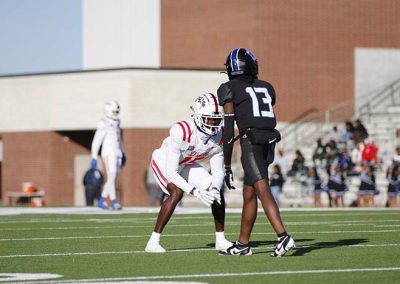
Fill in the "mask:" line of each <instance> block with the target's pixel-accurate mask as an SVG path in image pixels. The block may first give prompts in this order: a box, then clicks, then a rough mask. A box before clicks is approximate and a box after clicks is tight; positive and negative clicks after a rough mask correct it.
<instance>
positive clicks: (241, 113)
mask: <svg viewBox="0 0 400 284" xmlns="http://www.w3.org/2000/svg"><path fill="white" fill-rule="evenodd" d="M225 67H226V70H227V73H228V77H229V81H228V82H226V83H223V84H222V85H221V86H220V87H219V89H218V99H219V103H220V104H221V105H222V106H223V107H224V111H225V118H224V137H223V139H224V145H223V149H224V162H225V182H226V185H227V186H228V188H229V189H234V187H233V185H232V182H233V175H232V170H231V157H232V150H233V142H234V140H235V138H234V121H235V120H236V124H237V127H238V129H239V137H240V145H241V150H242V156H241V162H242V167H243V171H244V188H243V210H242V221H241V228H240V236H239V240H238V241H236V242H235V243H234V244H233V246H232V247H230V248H228V249H226V250H222V251H220V252H219V253H220V254H223V255H251V254H252V251H251V249H250V247H249V244H248V243H249V239H250V234H251V231H252V229H253V225H254V223H255V220H256V217H257V197H258V198H259V199H260V201H261V204H262V206H263V208H264V212H265V214H266V215H267V217H268V220H269V221H270V223H271V225H272V227H273V229H274V230H275V232H276V233H277V235H278V242H277V245H276V248H275V250H274V252H273V253H272V254H271V256H283V255H284V254H285V253H286V252H287V251H288V250H290V249H291V248H293V247H294V246H295V244H294V240H293V239H292V238H291V237H290V236H289V235H288V234H287V233H286V230H285V227H284V225H283V223H282V220H281V217H280V213H279V209H278V206H277V205H276V203H275V200H274V198H273V196H272V194H271V191H270V188H269V185H268V165H269V164H271V163H272V161H273V158H274V157H273V156H274V148H275V143H276V142H278V141H279V140H280V134H279V132H278V131H277V130H276V129H275V126H276V118H275V114H274V111H273V108H272V106H273V105H274V104H275V90H274V88H273V87H272V85H271V84H270V83H268V82H266V81H262V80H258V77H257V76H258V63H257V59H256V58H255V56H254V55H253V54H252V53H251V52H250V51H249V50H246V49H244V48H235V49H233V50H232V51H231V52H230V53H229V55H228V57H227V58H226V63H225Z"/></svg>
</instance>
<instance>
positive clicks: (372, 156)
mask: <svg viewBox="0 0 400 284" xmlns="http://www.w3.org/2000/svg"><path fill="white" fill-rule="evenodd" d="M361 162H362V164H363V165H366V164H367V165H372V166H374V167H375V166H376V165H377V164H378V146H376V145H375V144H374V142H373V141H372V139H371V138H368V139H365V141H364V147H363V148H362V150H361Z"/></svg>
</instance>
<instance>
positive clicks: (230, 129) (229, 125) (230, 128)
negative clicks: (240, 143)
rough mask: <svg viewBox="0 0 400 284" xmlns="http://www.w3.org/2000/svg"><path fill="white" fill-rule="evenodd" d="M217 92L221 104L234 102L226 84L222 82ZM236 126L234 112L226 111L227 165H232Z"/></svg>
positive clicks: (224, 135) (225, 141)
mask: <svg viewBox="0 0 400 284" xmlns="http://www.w3.org/2000/svg"><path fill="white" fill-rule="evenodd" d="M217 94H218V100H219V104H220V105H221V106H224V105H225V104H226V103H228V102H232V100H233V94H232V91H231V89H230V88H229V87H228V86H227V85H226V84H222V85H221V86H220V87H219V88H218V91H217ZM234 127H235V116H234V114H233V113H226V112H225V115H224V134H223V140H224V147H223V153H224V163H225V166H230V165H231V159H232V151H233V138H234V135H235V132H234Z"/></svg>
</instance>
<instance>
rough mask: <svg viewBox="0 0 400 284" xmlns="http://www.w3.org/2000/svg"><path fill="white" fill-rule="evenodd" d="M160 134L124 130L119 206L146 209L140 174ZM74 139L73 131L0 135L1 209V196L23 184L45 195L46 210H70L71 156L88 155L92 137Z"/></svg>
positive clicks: (89, 134) (159, 131)
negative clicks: (1, 152)
mask: <svg viewBox="0 0 400 284" xmlns="http://www.w3.org/2000/svg"><path fill="white" fill-rule="evenodd" d="M166 135H168V130H167V129H125V130H124V143H125V151H126V154H127V157H128V161H127V165H126V167H124V168H123V170H122V172H121V175H120V178H119V180H118V188H119V189H120V196H121V201H122V203H123V204H124V205H147V204H148V202H147V195H146V188H145V184H144V173H145V170H146V168H147V166H148V164H149V162H150V157H151V153H152V151H153V150H154V149H155V148H158V147H159V146H160V145H161V142H162V140H163V139H164V138H165V137H166ZM78 136H79V135H76V133H74V132H70V133H58V132H20V133H3V134H2V139H3V143H4V160H3V162H2V181H1V182H2V186H1V188H2V197H3V198H2V202H3V204H8V200H7V198H6V194H7V192H10V191H21V190H22V183H23V182H26V181H29V182H32V183H33V184H34V186H36V187H38V188H43V189H44V190H45V203H46V205H73V203H74V156H75V155H77V154H90V150H89V147H90V146H89V145H90V143H91V139H92V138H93V133H92V132H90V131H87V132H85V133H83V135H80V136H82V137H78ZM88 166H89V165H88Z"/></svg>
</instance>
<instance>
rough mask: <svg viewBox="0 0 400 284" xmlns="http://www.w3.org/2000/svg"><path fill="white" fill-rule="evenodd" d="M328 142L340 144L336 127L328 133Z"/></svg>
mask: <svg viewBox="0 0 400 284" xmlns="http://www.w3.org/2000/svg"><path fill="white" fill-rule="evenodd" d="M330 140H333V141H335V143H336V144H338V143H340V141H341V135H340V133H339V130H338V128H337V125H334V126H333V127H332V129H331V131H330V132H329V133H328V141H330Z"/></svg>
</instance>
